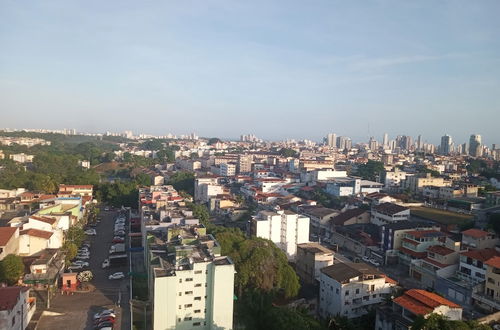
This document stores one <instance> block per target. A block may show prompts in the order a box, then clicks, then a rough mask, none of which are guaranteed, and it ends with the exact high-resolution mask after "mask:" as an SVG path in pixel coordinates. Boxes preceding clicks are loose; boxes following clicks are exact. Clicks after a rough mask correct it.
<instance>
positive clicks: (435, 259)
mask: <svg viewBox="0 0 500 330" xmlns="http://www.w3.org/2000/svg"><path fill="white" fill-rule="evenodd" d="M458 259H459V254H458V251H456V250H453V249H450V248H449V247H446V246H443V245H431V246H429V247H428V248H427V257H425V258H423V259H417V260H414V261H413V262H412V263H411V264H410V276H411V277H412V278H414V279H416V280H417V281H418V282H420V285H421V287H425V288H432V289H434V287H435V283H436V280H437V277H438V276H449V275H452V274H454V273H455V272H456V271H457V269H458Z"/></svg>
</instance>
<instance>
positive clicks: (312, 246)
mask: <svg viewBox="0 0 500 330" xmlns="http://www.w3.org/2000/svg"><path fill="white" fill-rule="evenodd" d="M297 247H298V248H300V249H304V250H307V251H308V252H310V253H314V254H318V253H322V254H333V251H332V250H330V249H327V248H326V247H324V246H323V245H321V244H319V243H314V242H310V243H302V244H297Z"/></svg>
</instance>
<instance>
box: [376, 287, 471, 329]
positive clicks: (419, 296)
mask: <svg viewBox="0 0 500 330" xmlns="http://www.w3.org/2000/svg"><path fill="white" fill-rule="evenodd" d="M432 313H435V314H439V315H442V316H444V317H446V318H447V319H449V320H451V321H457V320H461V319H462V307H461V306H460V305H457V304H455V303H454V302H452V301H449V300H448V299H445V298H443V297H441V296H439V295H437V294H435V293H432V292H428V291H425V290H417V289H411V290H408V291H406V292H405V293H404V294H403V295H402V296H399V297H397V298H395V299H393V301H392V306H383V307H380V308H377V316H376V320H375V329H376V330H393V329H398V330H409V329H411V328H412V325H413V322H414V321H415V320H416V319H417V317H424V318H425V317H427V316H428V315H430V314H432Z"/></svg>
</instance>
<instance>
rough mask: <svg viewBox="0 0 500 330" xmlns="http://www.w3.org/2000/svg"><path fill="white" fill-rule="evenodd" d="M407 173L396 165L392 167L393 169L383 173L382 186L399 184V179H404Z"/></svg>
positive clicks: (396, 185) (387, 186) (397, 185)
mask: <svg viewBox="0 0 500 330" xmlns="http://www.w3.org/2000/svg"><path fill="white" fill-rule="evenodd" d="M407 175H408V173H406V172H405V171H400V170H399V169H398V168H397V167H396V168H394V170H393V171H391V172H388V171H386V172H385V173H384V187H385V188H391V187H399V186H400V185H401V181H402V180H405V179H406V176H407Z"/></svg>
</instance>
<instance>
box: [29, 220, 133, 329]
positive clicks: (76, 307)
mask: <svg viewBox="0 0 500 330" xmlns="http://www.w3.org/2000/svg"><path fill="white" fill-rule="evenodd" d="M117 214H118V213H117V212H114V211H109V212H107V211H101V218H102V220H101V222H100V223H99V224H97V228H96V231H97V235H96V236H88V240H89V241H90V242H91V247H90V262H89V264H90V270H91V271H92V273H93V275H94V278H93V280H92V281H91V282H90V284H91V285H92V286H94V287H95V290H94V291H91V292H88V293H74V294H73V295H61V294H60V293H57V294H56V295H55V297H54V298H53V299H52V301H51V308H50V309H48V310H47V312H46V313H44V316H42V318H41V319H40V321H39V323H38V329H41V330H52V329H63V328H65V329H85V330H91V329H94V324H93V315H94V314H95V313H97V312H100V311H101V310H103V309H106V308H112V309H114V310H115V313H116V323H115V327H114V329H126V330H128V329H130V312H129V309H130V308H129V291H128V289H127V285H128V283H129V281H128V276H127V277H126V278H124V279H122V280H109V279H108V276H109V275H110V274H113V273H115V272H120V271H122V272H124V273H125V274H128V265H124V266H120V267H115V268H107V269H102V268H101V266H102V262H103V260H104V259H106V258H107V257H108V251H109V247H110V246H111V245H112V243H111V240H112V239H113V230H114V219H115V217H116V216H117ZM127 226H128V222H127ZM47 314H50V315H47Z"/></svg>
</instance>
